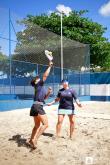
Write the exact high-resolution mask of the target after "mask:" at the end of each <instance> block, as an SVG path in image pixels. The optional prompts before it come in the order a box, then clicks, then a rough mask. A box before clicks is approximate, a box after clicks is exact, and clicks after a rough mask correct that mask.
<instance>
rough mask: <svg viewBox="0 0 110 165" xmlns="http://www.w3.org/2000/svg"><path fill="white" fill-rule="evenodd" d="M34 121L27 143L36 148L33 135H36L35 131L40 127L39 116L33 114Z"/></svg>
mask: <svg viewBox="0 0 110 165" xmlns="http://www.w3.org/2000/svg"><path fill="white" fill-rule="evenodd" d="M34 123H35V126H34V128H33V130H32V134H31V138H30V140H29V143H30V144H31V145H32V147H33V149H35V148H36V146H35V136H36V133H37V131H38V128H39V127H40V119H39V116H34Z"/></svg>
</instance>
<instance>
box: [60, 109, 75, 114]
mask: <svg viewBox="0 0 110 165" xmlns="http://www.w3.org/2000/svg"><path fill="white" fill-rule="evenodd" d="M58 115H75V113H74V110H72V109H58Z"/></svg>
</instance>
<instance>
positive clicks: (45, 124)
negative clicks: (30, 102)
mask: <svg viewBox="0 0 110 165" xmlns="http://www.w3.org/2000/svg"><path fill="white" fill-rule="evenodd" d="M38 116H39V119H40V121H41V122H42V126H41V127H40V128H39V130H38V132H37V133H36V137H35V138H36V141H37V140H38V138H39V136H40V135H41V134H42V133H43V132H44V131H45V129H46V128H47V127H48V119H47V116H46V115H40V114H39V115H38Z"/></svg>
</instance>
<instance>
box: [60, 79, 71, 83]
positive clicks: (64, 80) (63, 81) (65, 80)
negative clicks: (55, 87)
mask: <svg viewBox="0 0 110 165" xmlns="http://www.w3.org/2000/svg"><path fill="white" fill-rule="evenodd" d="M65 82H68V80H67V79H63V80H62V81H61V83H65ZM68 83H69V82H68Z"/></svg>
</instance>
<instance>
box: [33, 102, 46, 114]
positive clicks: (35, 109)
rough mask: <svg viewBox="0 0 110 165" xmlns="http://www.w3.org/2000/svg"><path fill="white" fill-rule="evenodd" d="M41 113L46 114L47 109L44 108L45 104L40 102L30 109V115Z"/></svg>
mask: <svg viewBox="0 0 110 165" xmlns="http://www.w3.org/2000/svg"><path fill="white" fill-rule="evenodd" d="M38 114H39V115H45V114H46V113H45V111H44V109H43V105H39V104H33V105H32V107H31V110H30V116H38Z"/></svg>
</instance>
